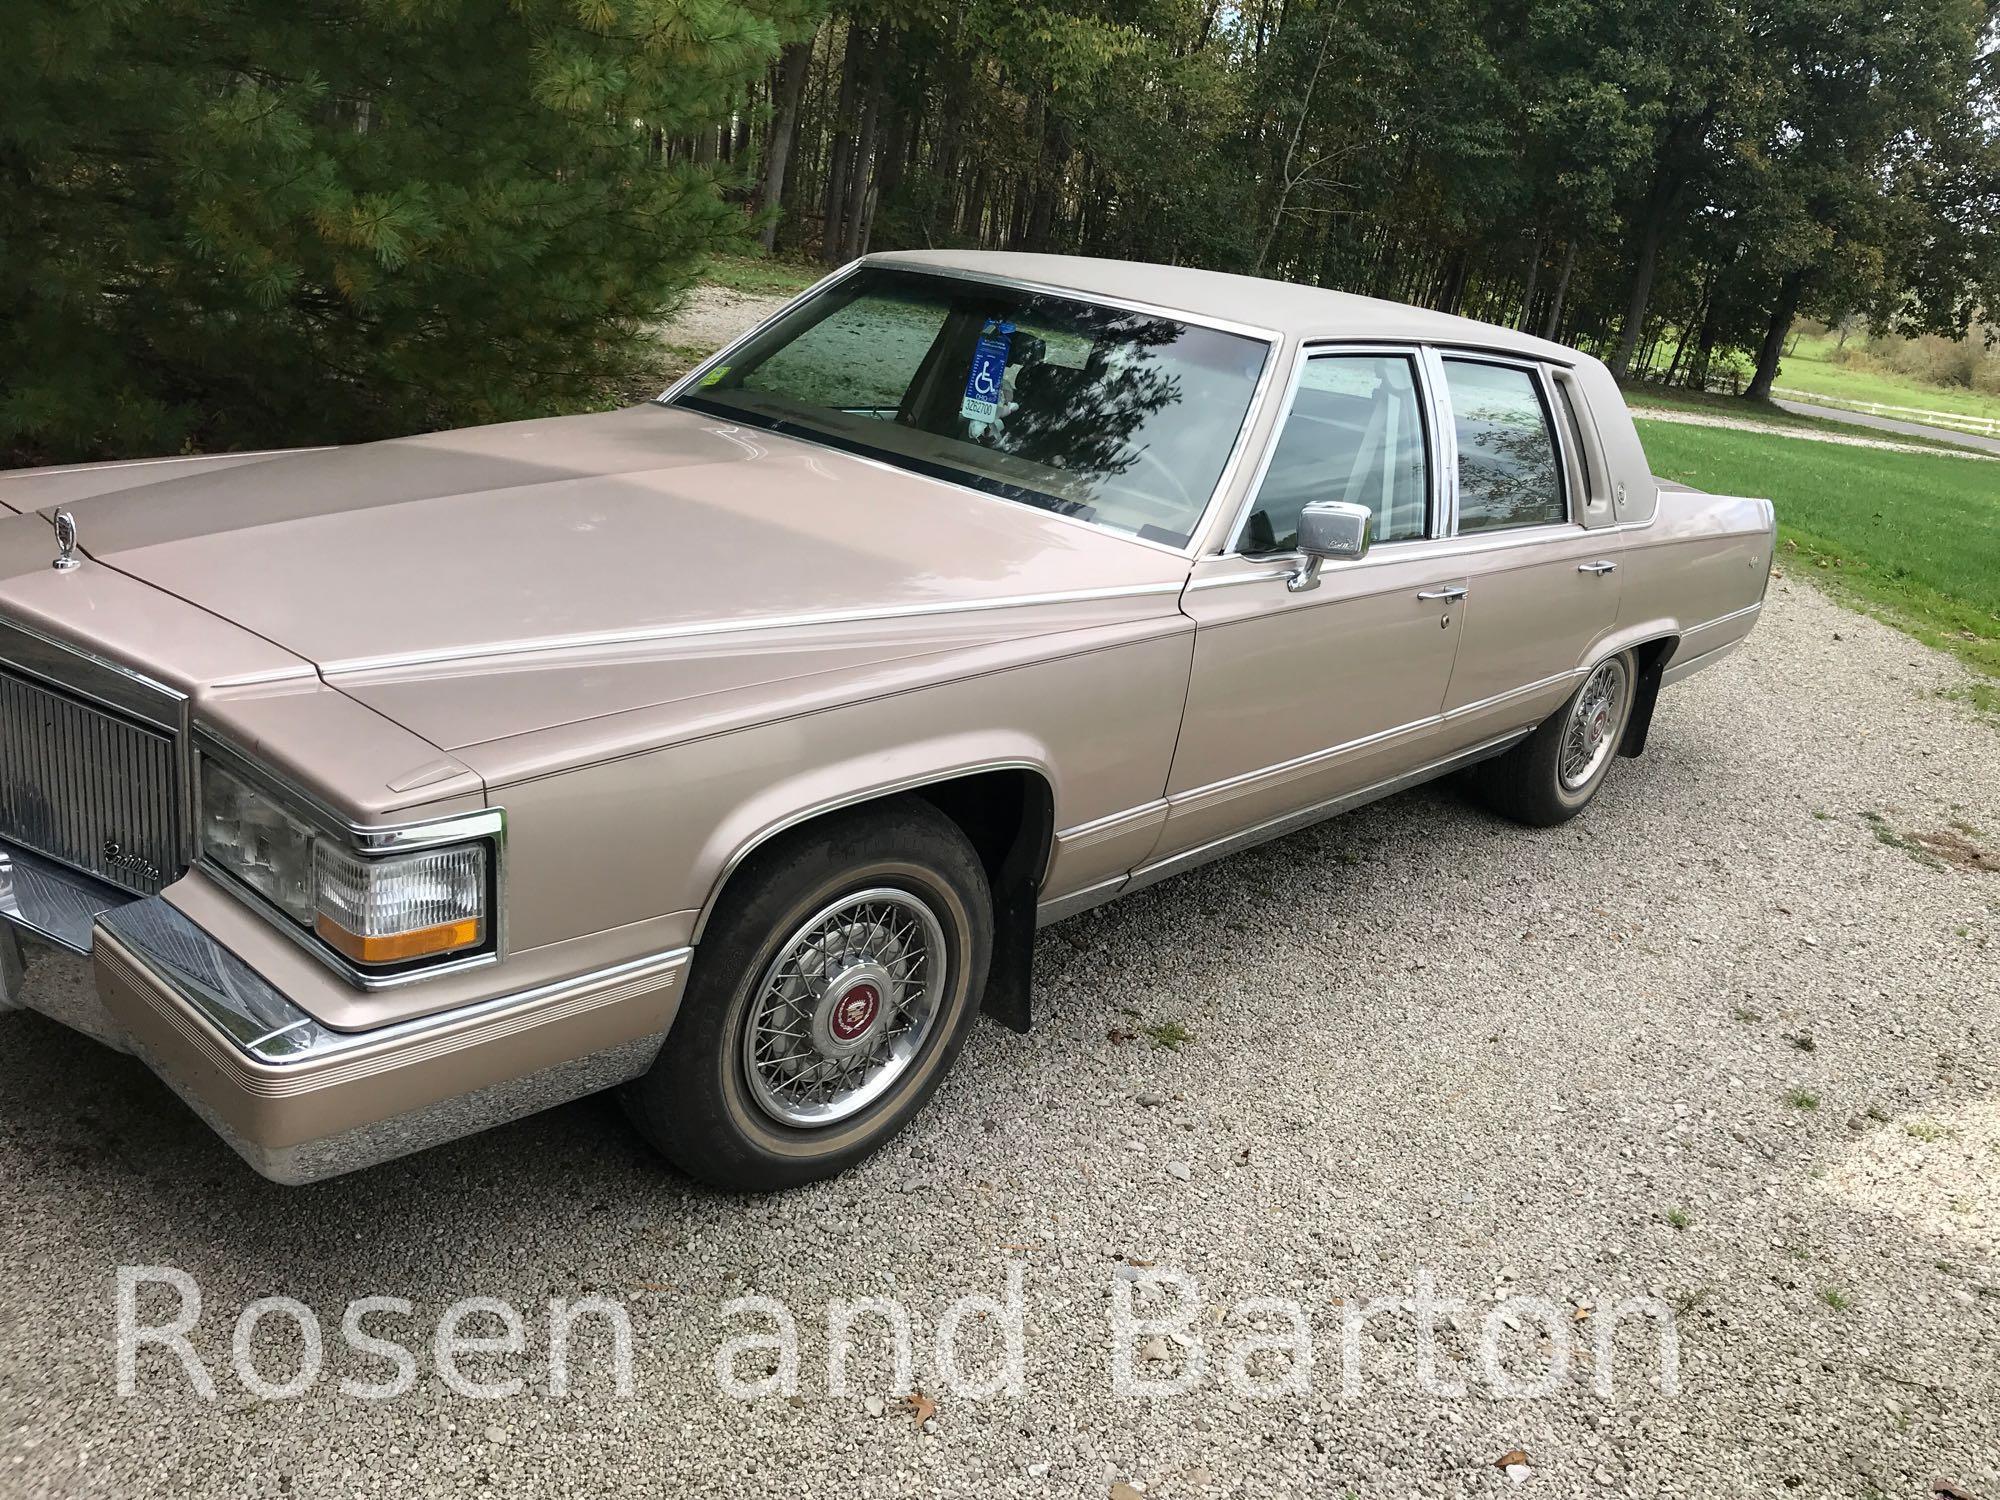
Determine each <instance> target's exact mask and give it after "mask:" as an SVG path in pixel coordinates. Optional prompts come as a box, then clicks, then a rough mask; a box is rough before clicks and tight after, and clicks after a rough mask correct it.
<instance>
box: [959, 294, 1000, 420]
mask: <svg viewBox="0 0 2000 1500" xmlns="http://www.w3.org/2000/svg"><path fill="white" fill-rule="evenodd" d="M1013 341H1014V325H1013V324H1012V323H998V322H995V321H993V320H992V319H990V318H989V319H988V320H987V323H986V327H985V329H984V330H983V331H982V332H981V333H980V335H979V342H978V343H977V344H974V345H973V346H972V369H971V370H970V371H969V372H968V373H967V375H966V377H965V396H964V399H963V400H961V401H960V402H959V403H958V414H959V415H960V416H961V417H964V418H965V419H966V420H967V421H968V422H991V421H993V420H995V419H996V418H997V417H998V416H999V415H1000V382H1001V380H1002V379H1003V378H1004V377H1005V376H1006V374H1007V348H1008V345H1010V344H1011V343H1012V342H1013Z"/></svg>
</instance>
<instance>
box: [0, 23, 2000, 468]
mask: <svg viewBox="0 0 2000 1500" xmlns="http://www.w3.org/2000/svg"><path fill="white" fill-rule="evenodd" d="M0 10H4V11H5V12H7V13H8V14H7V15H5V16H0V20H4V21H6V23H7V34H8V35H9V36H10V37H13V38H15V39H16V41H17V43H18V46H19V50H18V52H17V54H16V58H15V60H14V61H13V62H12V63H11V64H10V65H9V72H10V73H11V74H13V75H14V77H13V79H12V80H11V84H12V86H11V87H10V89H9V90H8V91H7V92H6V94H5V96H4V98H0V181H5V182H6V184H7V187H6V190H5V197H4V198H0V379H4V380H5V381H6V382H7V385H6V387H5V388H4V390H0V445H4V447H5V448H6V449H7V451H8V454H9V456H10V457H11V458H12V459H13V460H14V461H16V462H20V461H28V460H32V459H36V458H51V457H53V458H68V457H83V456H91V455H95V454H99V453H115V452H129V451H135V450H139V449H151V448H159V447H162V446H166V447H188V446H227V445H230V444H236V443H243V442H304V441H325V440H347V439H353V438H357V437H366V436H373V435H380V434H382V433H386V432H392V431H407V430H411V429H412V428H417V427H423V426H436V425H443V424H445V423H448V422H462V421H468V420H480V419H488V418H497V417H506V416H516V415H528V414H532V413H535V412H540V411H548V410H559V409H573V408H575V407H578V406H583V405H590V404H601V403H603V402H605V401H608V400H611V399H615V398H616V397H617V396H618V394H620V393H621V391H629V389H630V388H631V384H630V383H631V382H632V381H633V380H634V379H635V378H640V376H641V375H642V373H643V371H644V369H645V367H646V364H647V362H648V360H649V358H650V359H655V360H656V359H657V351H656V350H649V347H648V340H649V337H650V332H649V331H650V330H651V329H652V327H653V326H654V324H655V321H656V320H657V318H658V317H659V316H660V314H661V313H662V312H663V311H665V310H666V309H668V308H669V307H670V306H671V305H672V303H673V301H674V299H675V298H676V297H677V296H678V295H680V294H681V292H682V291H683V290H684V289H685V288H686V287H687V286H688V285H689V284H690V282H691V281H692V280H693V279H695V278H696V277H698V276H699V274H700V272H701V268H702V266H703V264H704V261H705V258H706V257H707V256H709V255H710V254H712V253H713V252H715V251H717V250H727V249H729V248H731V247H732V246H738V247H740V246H742V245H744V244H745V243H747V241H749V240H750V239H752V238H761V240H762V241H763V244H764V245H765V246H766V247H767V248H768V249H770V250H772V251H773V252H774V253H776V254H778V255H781V256H791V257H810V258H817V259H818V260H821V261H824V262H826V263H828V264H837V263H840V262H843V261H845V260H847V259H849V258H851V257H853V256H854V255H857V254H859V253H862V252H863V251H864V250H867V249H871V248H872V249H884V248H894V247H906V246H921V245H931V246H980V247H988V248H1000V247H1004V248H1013V249H1029V250H1051V251H1062V252H1069V253H1077V254H1088V255H1104V256H1117V257H1126V258H1132V259H1143V260H1158V261H1172V262H1180V263H1188V264H1196V265H1203V266H1210V267H1215V268H1219V269H1224V270H1232V271H1242V272H1249V273H1252V274H1261V275H1266V276H1276V277H1284V278H1289V279H1293V280H1299V281H1308V282H1316V283H1320V284H1323V285H1326V286H1332V287H1340V288H1344V289H1347V290H1351V291H1358V292H1366V293H1369V294H1372V295H1375V296H1381V297H1389V298H1394V299H1397V300H1400V301H1405V302H1415V303H1422V304H1425V305H1427V306H1433V307H1439V308H1445V309H1449V310H1453V311H1459V312H1464V313H1467V314H1469V315H1471V316H1474V317H1479V318H1484V319H1488V320H1491V321H1496V322H1502V323H1509V324H1514V325H1517V326H1520V327H1524V328H1529V329H1533V330H1535V331H1538V332H1541V333H1544V334H1546V335H1548V336H1550V337H1554V338H1558V339H1562V340H1565V341H1567V342H1570V343H1572V344H1576V345H1578V346H1580V347H1583V348H1586V349H1589V350H1591V351H1593V352H1595V353H1598V354H1600V355H1602V356H1603V357H1605V358H1606V359H1608V360H1609V361H1610V362H1611V363H1612V365H1613V366H1614V368H1616V369H1618V370H1619V371H1620V372H1621V373H1624V372H1627V371H1632V372H1637V371H1639V370H1646V371H1649V372H1650V373H1651V374H1652V375H1653V376H1654V377H1655V378H1661V379H1666V380H1670V381H1675V382H1682V383H1691V384H1702V383H1704V382H1711V381H1713V380H1714V379H1715V378H1716V376H1717V375H1718V373H1719V372H1721V371H1724V370H1729V371H1734V372H1735V373H1736V376H1737V378H1738V379H1739V380H1742V381H1745V382H1747V387H1748V393H1749V394H1751V395H1752V396H1760V395H1762V394H1764V393H1766V392H1767V391H1768V388H1769V386H1770V383H1771V379H1772V377H1773V374H1774V373H1775V370H1776V368H1777V364H1778V359H1779V354H1780V351H1781V348H1782V345H1783V341H1784V337H1785V334H1786V331H1787V329H1788V328H1789V327H1790V326H1791V325H1792V323H1793V322H1794V320H1795V319H1797V318H1800V317H1803V316H1811V317H1815V318H1818V319H1821V320H1824V321H1828V322H1832V321H1836V320H1841V319H1853V318H1855V317H1857V316H1858V317H1860V318H1862V319H1865V320H1866V321H1867V322H1869V323H1871V324H1872V325H1874V326H1875V327H1877V328H1878V329H1883V330H1893V331H1896V332H1902V333H1912V334H1914V333H1940V334H1944V335H1946V336H1952V337H1957V336H1963V335H1965V334H1966V332H1967V330H1968V329H1970V328H1973V327H1974V326H1975V325H1976V324H1977V323H1978V321H1979V320H1980V319H1981V318H1983V317H1985V316H1987V315H1988V314H1989V312H1990V310H1991V309H1993V308H1994V307H1995V306H1996V305H2000V296H1996V292H2000V44H1996V17H2000V0H1895V3H1891V0H1434V3H1426V0H1248V3H1245V4H1243V5H1241V6H1234V5H1224V4H1222V3H1220V0H1110V3H1085V4H1083V5H1080V6H1072V7H1069V8H1067V9H1062V10H1057V9H1054V8H1048V7H1043V6H1040V5H1033V4H1021V3H1015V0H887V3H879V4H877V3H867V4H861V5H856V6H851V7H843V8H829V7H828V6H826V5H823V4H817V3H814V0H206V3H204V0H0Z"/></svg>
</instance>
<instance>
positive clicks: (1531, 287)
mask: <svg viewBox="0 0 2000 1500" xmlns="http://www.w3.org/2000/svg"><path fill="white" fill-rule="evenodd" d="M1541 279H1542V232H1541V231H1540V230H1539V229H1538V230H1536V231H1535V241H1534V243H1533V244H1532V245H1530V246H1529V247H1528V289H1527V291H1525V292H1523V293H1522V294H1521V319H1520V321H1519V322H1518V323H1516V324H1515V325H1514V326H1515V327H1516V328H1518V329H1520V330H1521V331H1522V332H1523V333H1526V332H1527V331H1528V325H1529V324H1530V323H1532V322H1533V321H1534V318H1535V283H1536V282H1538V281H1540V280H1541Z"/></svg>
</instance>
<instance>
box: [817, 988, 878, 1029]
mask: <svg viewBox="0 0 2000 1500" xmlns="http://www.w3.org/2000/svg"><path fill="white" fill-rule="evenodd" d="M881 1011H882V992H881V991H880V990H878V989H876V988H875V986H874V985H872V984H869V983H867V982H866V981H865V980H864V981H863V982H862V983H860V984H857V985H855V986H854V988H852V989H850V990H849V991H848V992H847V993H846V994H844V995H842V996H841V997H840V998H839V999H838V1000H837V1001H835V1002H834V1006H833V1014H832V1016H831V1017H829V1018H828V1020H827V1030H828V1031H830V1032H832V1033H833V1039H834V1040H835V1041H836V1042H858V1041H860V1040H861V1038H862V1037H864V1036H865V1035H867V1033H868V1028H869V1027H870V1026H872V1025H873V1024H874V1022H875V1017H876V1016H878V1015H880V1014H881Z"/></svg>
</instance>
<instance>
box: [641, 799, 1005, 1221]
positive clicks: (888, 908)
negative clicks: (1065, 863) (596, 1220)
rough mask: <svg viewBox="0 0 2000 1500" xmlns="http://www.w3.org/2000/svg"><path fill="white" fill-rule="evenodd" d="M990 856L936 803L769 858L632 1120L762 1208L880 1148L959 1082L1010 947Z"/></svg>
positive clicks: (811, 835)
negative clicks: (759, 1196)
mask: <svg viewBox="0 0 2000 1500" xmlns="http://www.w3.org/2000/svg"><path fill="white" fill-rule="evenodd" d="M991 908H992V898H991V894H990V891H989V888H988V885H987V880H986V873H985V870H984V869H983V867H982V866H981V865H980V862H979V856H978V854H977V853H976V851H974V849H973V848H972V846H971V844H970V843H968V842H967V840H966V838H965V835H964V834H963V833H962V832H960V831H959V828H958V826H957V825H956V824H954V823H953V822H952V821H951V820H950V819H948V818H947V817H945V816H944V814H942V813H941V812H939V811H938V810H937V809H936V808H935V807H933V806H931V804H929V803H928V802H924V801H922V800H920V799H917V798H902V799H898V800H897V801H894V802H891V803H884V804H879V805H877V806H874V807H869V808H862V809H856V810H854V811H852V812H847V813H839V814H835V815H833V816H831V817H829V818H826V819H824V820H821V821H820V822H817V823H814V824H812V825H810V826H809V827H807V828H806V829H804V830H802V831H801V832H800V833H798V834H795V835H791V836H787V837H783V838H780V839H779V840H776V841H775V842H774V843H773V844H771V845H768V846H766V847H765V848H763V849H760V850H758V851H757V852H756V853H755V854H753V855H752V856H751V858H750V859H749V860H748V861H747V862H746V863H745V865H744V867H743V868H742V869H741V870H739V871H738V872H737V873H736V875H735V876H734V878H732V880H731V881H730V884H729V889H728V890H727V891H725V892H724V893H723V900H722V903H721V904H720V905H719V906H718V908H717V909H716V912H715V914H714V916H713V917H712V918H711V919H710V922H709V926H708V931H707V934H706V936H705V937H704V938H703V940H702V943H701V946H700V948H699V949H698V951H697V952H696V955H695V960H694V966H693V971H692V974H691V977H690V981H689V984H688V990H687V994H686V995H685V996H684V997H683V999H682V1002H681V1010H680V1014H679V1016H678V1017H677V1019H676V1020H675V1022H674V1027H673V1031H672V1033H671V1034H670V1035H669V1036H668V1038H667V1043H666V1046H665V1047H664V1048H663V1049H662V1050H661V1052H660V1056H659V1058H658V1059H657V1060H656V1061H655V1062H654V1064H653V1067H652V1069H651V1071H650V1072H648V1073H647V1074H646V1075H645V1077H643V1078H641V1079H638V1080H637V1081H636V1082H634V1083H632V1084H629V1085H627V1086H626V1088H625V1090H624V1092H623V1096H622V1097H623V1101H624V1104H625V1108H626V1113H627V1114H628V1116H629V1117H630V1118H631V1120H632V1122H633V1124H634V1125H636V1126H637V1127H638V1129H639V1132H640V1133H641V1134H642V1135H644V1136H645V1137H646V1138H647V1140H649V1141H650V1142H652V1144H653V1145H654V1146H655V1147H657V1148H658V1149H659V1150H660V1152H661V1153H662V1154H663V1155H665V1156H666V1157H667V1158H668V1159H669V1160H670V1161H672V1162H673V1163H674V1164H675V1165H676V1166H678V1167H680V1168H681V1169H682V1170H683V1171H685V1172H688V1173H689V1174H691V1175H692V1176H695V1177H699V1178H701V1179H702V1180H703V1181H705V1182H708V1183H711V1184H713V1185H715V1186H717V1187H721V1188H727V1189H731V1190H734V1191H747V1192H760V1191H767V1190H770V1189H775V1188H784V1187H792V1186H795V1185H797V1184H800V1183H806V1182H813V1181H817V1180H819V1179H820V1178H824V1177H831V1176H833V1175H834V1174H835V1173H838V1172H841V1171H843V1170H845V1169H846V1168H847V1167H849V1166H852V1165H853V1164H854V1163H856V1162H858V1161H860V1160H861V1159H862V1158H864V1157H866V1156H868V1155H869V1154H870V1153H872V1152H873V1151H875V1150H877V1149H878V1148H879V1147H880V1146H882V1144H883V1143H884V1142H886V1141H888V1140H889V1139H890V1138H891V1137H892V1136H894V1135H895V1134H896V1133H897V1132H898V1131H900V1130H901V1129H902V1128H903V1127H904V1126H905V1125H906V1124H908V1123H909V1121H910V1119H911V1118H912V1117H913V1116H914V1115H915V1114H916V1113H917V1111H918V1110H919V1109H921V1108H922V1107H923V1103H924V1101H925V1100H926V1099H927V1098H929V1097H930V1094H931V1093H932V1091H933V1090H934V1089H936V1087H937V1086H938V1084H939V1083H940V1082H941V1081H942V1080H943V1078H944V1075H945V1072H946V1070H947V1069H949V1068H950V1066H951V1063H952V1060H953V1059H954V1058H955V1057H956V1056H957V1055H958V1050H959V1048H960V1046H962V1045H963V1043H964V1040H965V1035H966V1032H967V1031H968V1030H969V1028H970V1026H971V1023H972V1020H973V1019H974V1017H975V1016H976V1014H977V1012H978V997H979V995H980V994H981V992H982V991H983V990H984V988H985V984H986V967H987V962H988V959H989V956H990V954H991V952H992V946H993V918H992V909H991Z"/></svg>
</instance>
